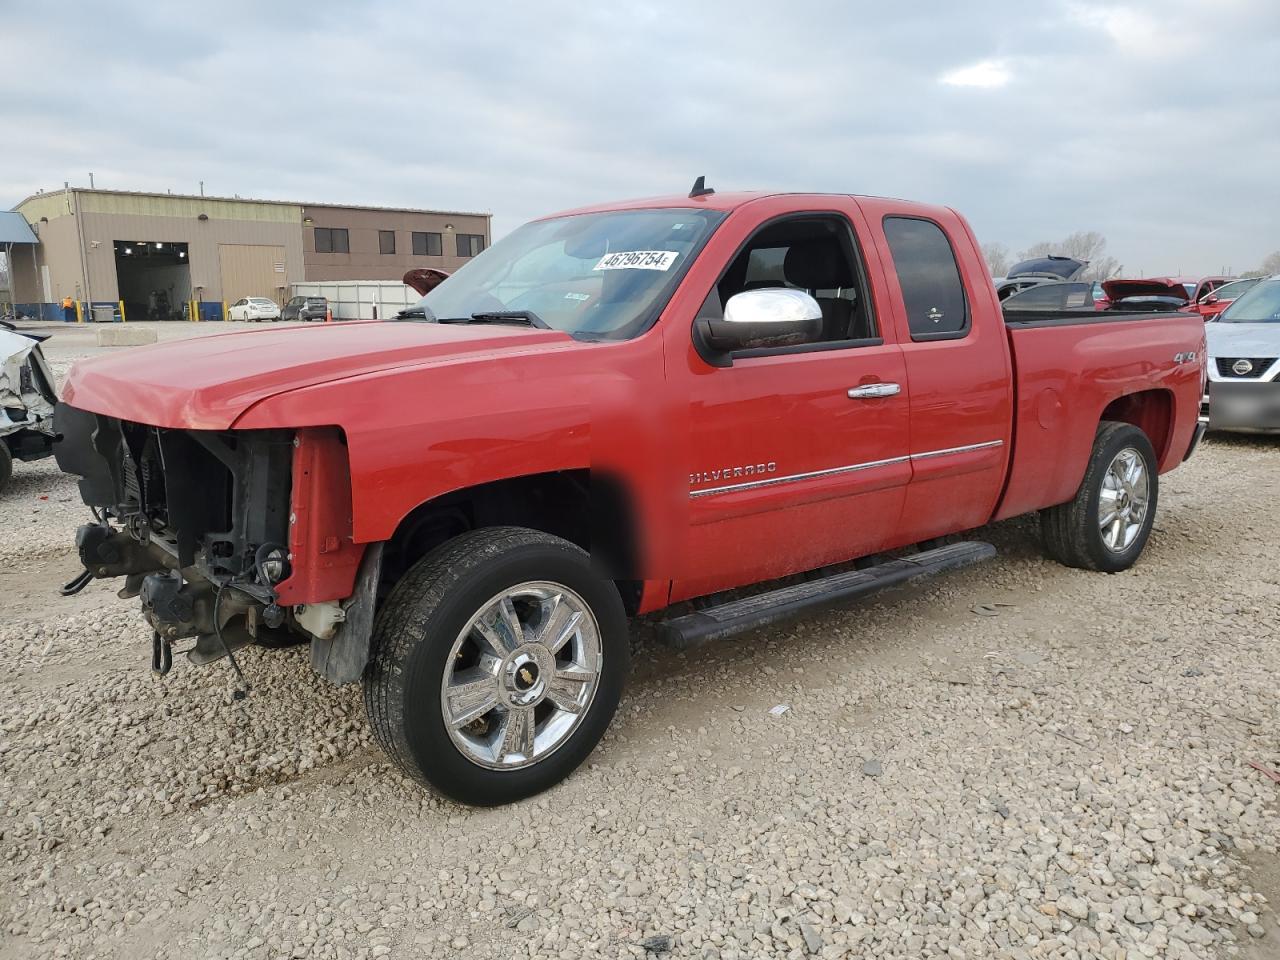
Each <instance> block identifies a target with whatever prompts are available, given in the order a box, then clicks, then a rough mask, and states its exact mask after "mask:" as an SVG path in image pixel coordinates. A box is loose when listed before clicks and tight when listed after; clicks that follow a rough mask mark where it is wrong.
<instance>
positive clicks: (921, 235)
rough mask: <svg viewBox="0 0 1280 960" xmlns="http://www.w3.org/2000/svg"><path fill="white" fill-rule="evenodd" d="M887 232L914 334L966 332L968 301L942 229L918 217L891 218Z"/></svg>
mask: <svg viewBox="0 0 1280 960" xmlns="http://www.w3.org/2000/svg"><path fill="white" fill-rule="evenodd" d="M884 234H885V238H886V239H887V240H888V241H889V251H890V253H891V254H892V255H893V266H894V269H895V270H896V271H897V274H898V285H899V286H900V287H901V289H902V300H903V303H904V304H905V305H906V309H907V324H908V326H909V327H910V329H911V339H912V340H952V339H958V338H960V337H963V336H965V335H967V334H968V332H969V305H968V301H967V300H966V298H965V295H964V284H963V283H962V282H961V280H960V268H959V266H957V264H956V255H955V251H953V250H952V249H951V241H949V240H948V239H947V235H946V234H945V233H943V232H942V228H941V227H939V226H938V225H937V224H936V223H934V222H933V221H931V220H921V219H919V218H916V217H886V218H885V220H884Z"/></svg>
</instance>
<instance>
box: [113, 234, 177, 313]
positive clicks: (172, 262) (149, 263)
mask: <svg viewBox="0 0 1280 960" xmlns="http://www.w3.org/2000/svg"><path fill="white" fill-rule="evenodd" d="M115 248H116V282H117V283H118V285H119V287H120V299H121V300H123V301H124V311H125V316H126V317H127V318H128V319H130V320H183V319H185V318H186V314H185V310H186V305H187V301H189V300H190V299H191V264H190V262H189V260H190V257H189V252H188V250H187V245H186V244H185V243H169V242H167V241H164V240H117V241H115Z"/></svg>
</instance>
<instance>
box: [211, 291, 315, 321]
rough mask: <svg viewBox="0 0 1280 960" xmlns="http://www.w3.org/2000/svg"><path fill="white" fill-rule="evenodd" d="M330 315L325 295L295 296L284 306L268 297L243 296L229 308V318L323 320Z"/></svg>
mask: <svg viewBox="0 0 1280 960" xmlns="http://www.w3.org/2000/svg"><path fill="white" fill-rule="evenodd" d="M328 315H329V301H328V300H327V299H325V298H324V297H293V298H292V299H290V300H289V302H288V303H286V304H285V305H284V307H280V306H279V305H278V304H277V303H276V302H275V301H274V300H268V299H267V298H266V297H242V298H240V299H239V300H237V301H236V302H235V303H233V304H232V305H231V306H230V307H228V308H227V319H228V320H251V321H252V320H258V321H262V320H323V319H325V317H327V316H328Z"/></svg>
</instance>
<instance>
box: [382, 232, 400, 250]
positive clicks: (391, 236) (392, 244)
mask: <svg viewBox="0 0 1280 960" xmlns="http://www.w3.org/2000/svg"><path fill="white" fill-rule="evenodd" d="M378 252H379V253H395V252H396V232H395V231H394V230H379V231H378Z"/></svg>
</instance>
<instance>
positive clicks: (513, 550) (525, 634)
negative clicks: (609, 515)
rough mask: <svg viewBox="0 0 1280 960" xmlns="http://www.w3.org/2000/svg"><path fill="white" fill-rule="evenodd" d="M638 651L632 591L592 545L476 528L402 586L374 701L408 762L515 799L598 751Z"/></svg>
mask: <svg viewBox="0 0 1280 960" xmlns="http://www.w3.org/2000/svg"><path fill="white" fill-rule="evenodd" d="M557 642H558V643H559V646H557V645H556V644H557ZM629 660H630V642H629V638H628V634H627V620H626V614H625V612H624V610H623V606H622V599H621V597H620V596H619V595H618V590H617V588H616V587H615V586H614V584H613V583H612V582H611V581H609V580H606V579H604V578H603V577H601V576H600V575H599V574H598V573H596V571H595V570H594V569H593V568H592V566H591V562H590V559H589V557H588V556H587V554H586V553H585V552H584V551H583V550H581V549H579V548H578V547H576V546H574V545H573V544H571V543H569V542H568V541H565V540H561V539H560V538H558V537H553V536H550V535H549V534H545V533H540V532H538V531H535V530H527V529H523V528H520V527H492V528H486V529H481V530H474V531H471V532H469V533H465V534H462V535H461V536H459V537H456V538H454V539H453V540H450V541H448V542H447V543H445V544H442V545H441V546H439V547H437V548H436V549H435V550H433V551H432V552H431V553H429V554H428V555H427V556H426V557H424V558H423V559H421V560H420V561H418V563H416V564H415V565H414V566H413V567H412V568H411V569H410V570H409V572H408V573H406V574H405V575H404V577H403V579H401V581H400V583H398V584H397V585H396V587H395V589H394V590H393V591H392V592H391V595H390V597H388V599H387V601H386V604H385V606H384V607H383V609H382V611H381V612H380V613H379V615H378V620H377V623H376V624H375V626H374V633H373V652H372V655H371V657H370V661H369V665H368V667H367V668H366V669H365V675H364V701H365V709H366V711H367V713H368V716H369V722H370V724H371V726H372V727H373V732H374V736H375V738H376V739H377V741H378V743H379V744H380V745H381V746H382V748H383V750H384V751H386V753H387V755H388V756H389V757H390V758H391V759H392V760H393V761H394V762H395V764H396V765H397V766H398V767H399V768H400V770H401V771H403V772H404V773H405V775H407V776H409V777H411V778H413V779H415V780H418V781H419V782H421V783H423V784H426V785H427V786H429V787H431V788H433V789H435V790H436V791H438V792H440V793H442V794H444V795H445V796H447V797H451V798H452V799H454V800H457V801H459V802H461V803H467V804H474V805H476V806H492V805H496V804H502V803H510V802H513V801H515V800H521V799H523V798H525V797H529V796H532V795H533V794H536V793H540V792H541V791H543V790H546V789H547V788H548V787H550V786H552V785H554V784H556V783H558V782H559V781H560V780H562V779H563V778H564V777H566V776H568V775H569V774H570V773H571V772H572V771H573V770H574V769H576V768H577V767H578V765H579V764H581V763H582V761H583V760H585V759H586V757H587V755H588V754H590V753H591V751H592V749H593V748H594V747H595V745H596V743H597V742H598V741H599V740H600V738H601V736H603V735H604V732H605V730H606V729H607V728H608V726H609V722H610V720H611V719H612V718H613V714H614V711H615V710H616V709H617V706H618V700H619V699H620V697H621V695H622V688H623V684H624V682H625V679H626V675H627V670H628V665H629ZM462 687H465V688H466V689H465V690H462V689H459V688H462ZM446 690H450V691H454V692H453V693H451V694H449V695H446Z"/></svg>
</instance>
